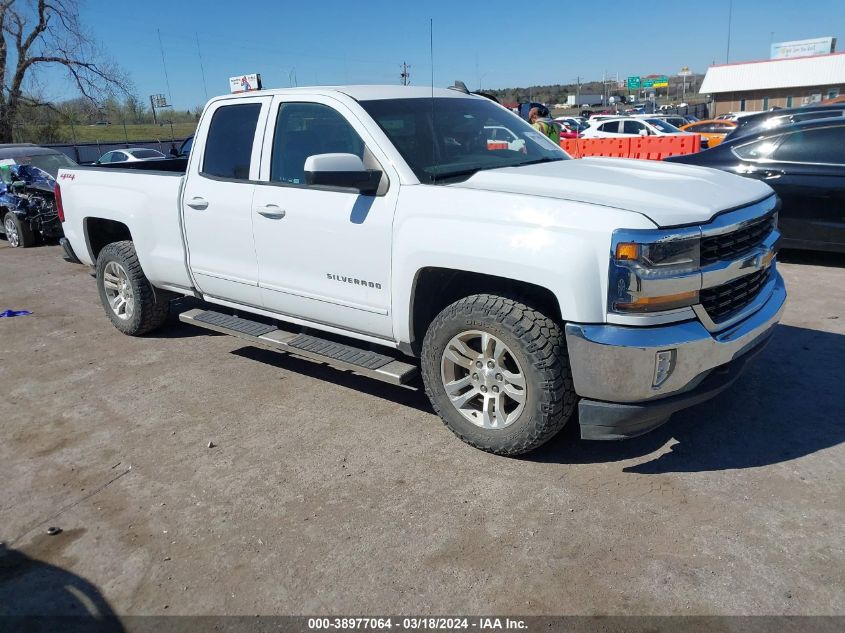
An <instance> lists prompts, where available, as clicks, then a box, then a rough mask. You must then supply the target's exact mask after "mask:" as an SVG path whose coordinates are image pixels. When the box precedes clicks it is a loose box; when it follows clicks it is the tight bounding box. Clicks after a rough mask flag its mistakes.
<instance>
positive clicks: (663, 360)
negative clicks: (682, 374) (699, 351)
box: [651, 349, 677, 389]
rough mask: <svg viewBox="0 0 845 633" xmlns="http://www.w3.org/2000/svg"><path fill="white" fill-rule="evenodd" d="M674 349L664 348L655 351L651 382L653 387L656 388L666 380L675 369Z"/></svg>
mask: <svg viewBox="0 0 845 633" xmlns="http://www.w3.org/2000/svg"><path fill="white" fill-rule="evenodd" d="M676 351H677V350H674V349H666V350H661V351H659V352H657V353H655V355H654V381H653V382H652V383H651V386H652V387H653V388H654V389H657V388H658V387H660V386H661V385H662V384H663V383H664V382H666V381H667V380H668V379H669V376H671V375H672V372H673V371H674V370H675V357H676V356H677V354H676Z"/></svg>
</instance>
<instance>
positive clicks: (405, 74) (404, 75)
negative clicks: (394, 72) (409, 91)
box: [399, 62, 411, 86]
mask: <svg viewBox="0 0 845 633" xmlns="http://www.w3.org/2000/svg"><path fill="white" fill-rule="evenodd" d="M410 68H411V67H410V66H409V65H408V64H406V63H405V62H402V72H401V73H400V74H399V77H401V79H402V85H403V86H407V85H409V84H410V83H411V73H410V72H409V70H410Z"/></svg>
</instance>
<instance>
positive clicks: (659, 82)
mask: <svg viewBox="0 0 845 633" xmlns="http://www.w3.org/2000/svg"><path fill="white" fill-rule="evenodd" d="M640 85H641V86H642V87H643V88H666V87H667V86H668V85H669V78H668V77H667V76H666V75H660V76H659V77H645V78H643V79H642V81H641V82H640Z"/></svg>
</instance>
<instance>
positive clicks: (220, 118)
mask: <svg viewBox="0 0 845 633" xmlns="http://www.w3.org/2000/svg"><path fill="white" fill-rule="evenodd" d="M260 112H261V104H260V103H242V104H237V105H227V106H222V107H220V108H218V109H217V111H216V112H215V113H214V116H213V117H212V119H211V124H210V125H209V127H208V135H207V137H206V141H205V154H204V155H203V161H202V173H203V174H204V175H207V176H217V177H218V178H228V179H233V180H248V179H249V168H250V160H251V156H252V144H253V141H254V140H255V127H256V125H257V124H258V115H259V113H260Z"/></svg>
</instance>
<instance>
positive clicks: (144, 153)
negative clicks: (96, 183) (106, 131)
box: [95, 147, 167, 165]
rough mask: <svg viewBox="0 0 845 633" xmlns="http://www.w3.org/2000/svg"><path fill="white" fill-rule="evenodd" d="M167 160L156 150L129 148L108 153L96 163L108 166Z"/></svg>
mask: <svg viewBox="0 0 845 633" xmlns="http://www.w3.org/2000/svg"><path fill="white" fill-rule="evenodd" d="M159 158H167V157H166V156H165V155H164V154H162V153H161V152H160V151H158V150H156V149H149V148H146V147H129V148H127V149H115V150H112V151H111V152H106V153H105V154H103V155H102V156H100V158H99V159H98V160H97V162H96V163H95V164H96V165H107V164H111V163H135V162H138V161H142V160H157V159H159Z"/></svg>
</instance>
